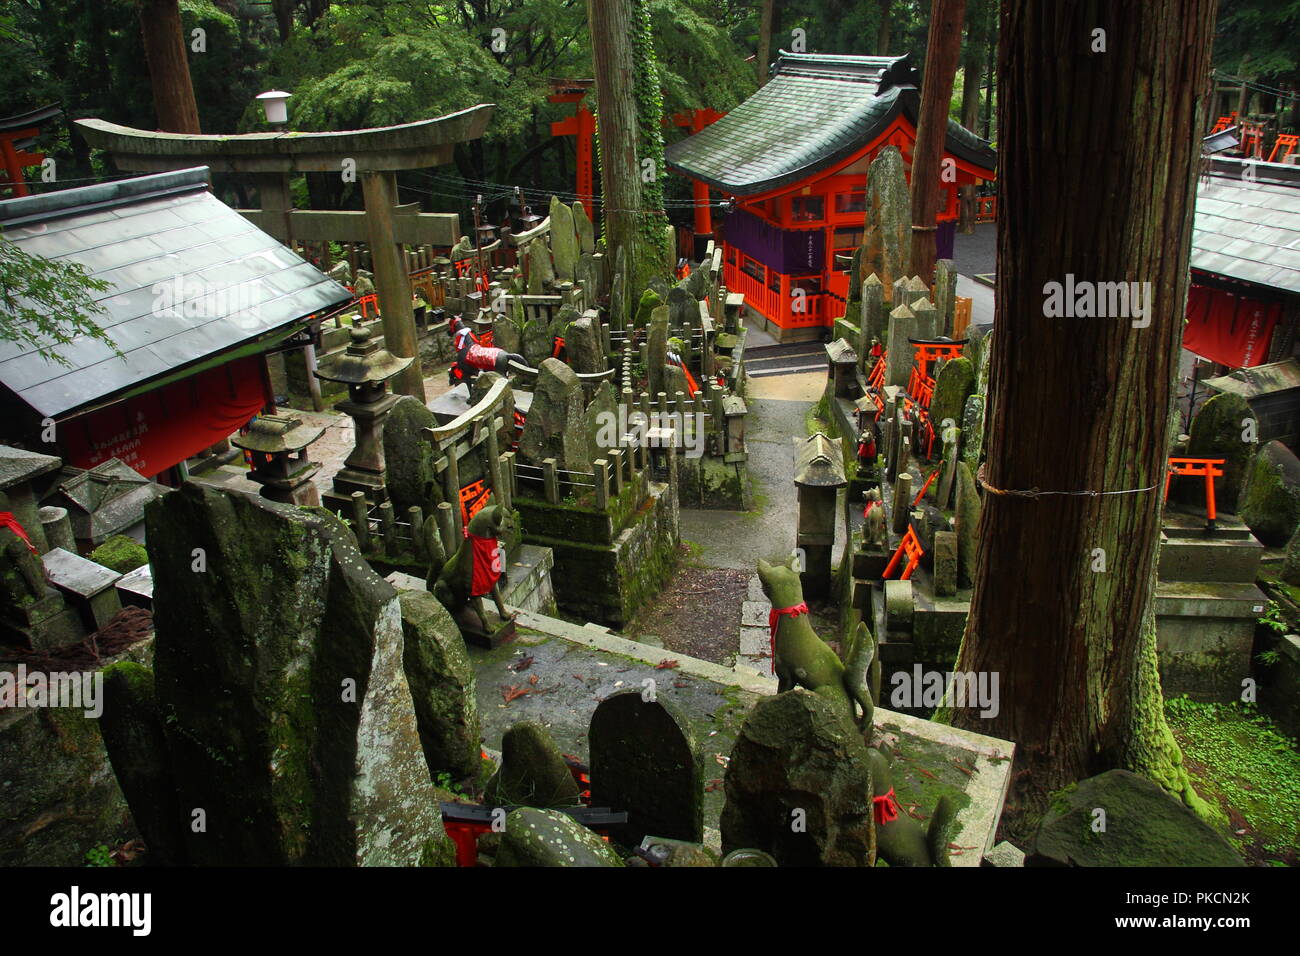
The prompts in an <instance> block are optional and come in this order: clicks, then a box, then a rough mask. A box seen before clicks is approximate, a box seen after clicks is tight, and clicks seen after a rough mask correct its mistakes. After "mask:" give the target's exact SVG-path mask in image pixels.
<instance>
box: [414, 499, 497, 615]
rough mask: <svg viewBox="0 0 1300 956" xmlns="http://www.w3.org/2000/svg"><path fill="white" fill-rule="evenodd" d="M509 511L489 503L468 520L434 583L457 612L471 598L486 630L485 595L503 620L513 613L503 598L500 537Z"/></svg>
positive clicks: (442, 598)
mask: <svg viewBox="0 0 1300 956" xmlns="http://www.w3.org/2000/svg"><path fill="white" fill-rule="evenodd" d="M505 522H506V515H505V512H504V511H502V510H501V508H500V507H499V506H497V505H488V506H486V507H485V508H483V509H482V510H480V511H479V512H478V514H476V515H474V517H473V518H471V519H470V520H469V526H468V527H467V528H466V529H465V540H464V541H462V542H461V544H460V547H458V548H457V549H456V553H455V554H454V555H452V556H451V558H450V559H449V560H448V561H447V563H446V564H444V565H443V567H442V571H441V572H440V573H439V574H438V580H437V581H436V582H435V583H434V586H433V589H432V590H433V595H434V597H436V598H437V599H438V600H439V601H441V602H442V603H443V605H444V606H445V607H446V608H447V610H449V611H451V613H452V614H455V613H456V612H457V611H459V610H460V609H461V608H463V607H464V606H465V605H466V604H469V603H470V602H471V601H472V602H473V603H474V610H475V611H476V612H478V616H479V620H480V621H482V622H483V628H484V629H485V630H491V627H490V625H489V624H488V618H487V614H486V608H484V606H483V598H484V597H486V596H488V595H491V596H492V601H493V603H494V604H496V608H497V613H498V614H500V615H501V620H502V621H508V620H511V619H512V618H513V617H514V615H512V614H510V613H509V612H507V611H506V606H505V602H503V601H502V600H501V577H502V569H501V558H500V557H499V548H500V543H499V542H498V540H497V539H498V538H499V537H500V536H501V534H502V533H503V532H504V531H505Z"/></svg>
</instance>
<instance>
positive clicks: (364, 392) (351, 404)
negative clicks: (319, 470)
mask: <svg viewBox="0 0 1300 956" xmlns="http://www.w3.org/2000/svg"><path fill="white" fill-rule="evenodd" d="M413 361H415V359H414V358H400V357H398V356H396V355H393V354H392V353H391V352H389V351H388V350H387V349H384V348H381V347H380V345H379V343H378V342H375V341H372V340H371V338H370V329H368V328H365V327H362V328H356V327H355V326H354V327H353V329H352V342H351V344H350V345H348V347H347V350H346V351H345V352H344V353H343V354H342V355H341V356H339V357H338V358H337V359H335V360H334V361H332V362H331V363H329V365H328V367H325V368H318V369H317V370H316V375H317V376H318V377H320V378H322V379H324V380H325V381H327V382H341V383H343V384H344V385H346V386H347V387H348V397H347V400H346V401H343V402H339V403H338V404H337V405H335V406H334V407H335V408H337V409H338V410H339V411H341V412H343V413H344V414H346V415H348V416H349V417H351V419H352V422H353V424H354V425H355V431H356V437H355V441H354V444H353V448H352V454H350V455H348V457H347V461H345V462H344V463H343V467H342V468H341V469H339V473H338V474H337V475H335V476H334V490H333V491H332V492H326V494H325V496H324V500H325V507H326V508H329V509H330V510H331V511H337V512H344V513H347V514H351V510H352V493H353V492H354V491H360V492H361V493H362V494H364V495H365V496H366V499H367V500H368V501H370V502H371V503H372V504H382V503H383V502H385V501H387V500H388V489H387V487H385V484H384V473H385V471H386V467H385V465H384V419H385V418H387V417H388V413H389V412H390V411H392V408H393V406H394V405H396V404H397V400H398V397H399V396H397V395H393V394H392V393H391V392H389V391H388V384H387V383H388V380H389V379H390V378H392V377H393V376H394V375H397V374H398V373H399V372H402V371H403V370H405V369H406V368H407V366H409V365H410V364H411V363H412V362H413Z"/></svg>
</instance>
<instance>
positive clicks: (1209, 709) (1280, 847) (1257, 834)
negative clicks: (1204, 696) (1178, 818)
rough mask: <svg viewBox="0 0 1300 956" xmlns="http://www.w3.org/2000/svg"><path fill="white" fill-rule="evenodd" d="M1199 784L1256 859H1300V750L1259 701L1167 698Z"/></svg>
mask: <svg viewBox="0 0 1300 956" xmlns="http://www.w3.org/2000/svg"><path fill="white" fill-rule="evenodd" d="M1165 714H1166V716H1167V717H1168V720H1169V724H1170V727H1171V728H1172V730H1173V732H1174V736H1175V737H1176V738H1177V740H1178V743H1179V744H1180V745H1181V746H1182V749H1183V756H1184V766H1185V767H1186V768H1187V770H1188V771H1189V772H1190V773H1191V775H1192V778H1193V781H1194V783H1195V785H1196V789H1197V790H1198V791H1199V792H1200V793H1201V794H1202V796H1204V797H1205V798H1206V799H1207V800H1210V801H1211V802H1213V803H1217V804H1218V805H1219V806H1220V807H1222V808H1223V810H1224V811H1225V812H1226V813H1227V815H1228V818H1229V820H1230V821H1231V830H1230V833H1229V836H1230V838H1231V839H1232V841H1233V843H1234V844H1235V845H1236V846H1237V847H1238V849H1240V850H1241V852H1242V853H1243V855H1245V857H1246V858H1247V860H1248V861H1250V862H1251V863H1253V864H1256V865H1267V866H1295V865H1297V864H1300V753H1298V752H1297V750H1296V742H1295V741H1294V740H1291V739H1289V738H1287V737H1286V736H1284V735H1283V734H1282V733H1280V732H1279V731H1278V729H1277V727H1276V725H1275V724H1274V723H1273V721H1272V720H1270V719H1269V718H1268V717H1266V716H1264V715H1263V714H1261V713H1259V711H1258V710H1256V708H1255V706H1254V705H1253V704H1242V703H1230V704H1223V703H1200V702H1197V701H1193V700H1190V699H1188V698H1187V697H1185V696H1184V697H1175V698H1172V699H1170V700H1167V701H1165Z"/></svg>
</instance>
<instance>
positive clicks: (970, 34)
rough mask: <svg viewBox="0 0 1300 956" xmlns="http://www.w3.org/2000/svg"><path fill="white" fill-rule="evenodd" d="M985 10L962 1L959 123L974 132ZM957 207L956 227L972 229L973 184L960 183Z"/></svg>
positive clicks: (981, 5)
mask: <svg viewBox="0 0 1300 956" xmlns="http://www.w3.org/2000/svg"><path fill="white" fill-rule="evenodd" d="M987 22H988V11H987V10H986V9H985V4H984V2H982V0H973V2H969V3H967V4H966V55H965V57H964V58H963V60H962V78H961V125H962V126H965V127H966V128H967V129H968V130H970V131H971V132H974V131H975V129H976V127H977V126H978V125H979V119H980V86H981V85H982V81H983V73H984V71H983V63H984V46H985V44H986V43H987V42H988V36H987ZM960 195H961V200H960V205H959V207H958V209H959V213H960V216H961V219H960V221H959V223H958V226H957V228H958V229H960V230H961V231H962V232H963V233H965V234H966V235H970V234H971V233H973V232H974V231H975V215H976V212H977V204H976V201H975V187H974V186H962V187H961V190H960Z"/></svg>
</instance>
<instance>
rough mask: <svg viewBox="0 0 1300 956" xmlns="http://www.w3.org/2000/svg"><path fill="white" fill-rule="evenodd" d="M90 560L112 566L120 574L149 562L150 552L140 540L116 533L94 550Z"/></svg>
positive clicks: (108, 566)
mask: <svg viewBox="0 0 1300 956" xmlns="http://www.w3.org/2000/svg"><path fill="white" fill-rule="evenodd" d="M90 560H92V561H94V562H95V563H96V564H102V565H103V566H104V567H106V568H112V569H113V570H114V571H116V572H117V573H118V574H126V573H128V572H130V571H134V570H135V569H136V568H139V567H143V566H144V565H146V564H148V563H149V552H147V551H146V550H145V549H144V545H142V544H141V543H140V542H139V541H136V540H135V539H134V538H128V537H127V536H126V535H124V534H115V535H113V537H111V538H109V539H108V540H107V541H105V542H104V543H103V544H101V545H100V546H99V547H98V548H96V549H95V550H94V551H92V552H90Z"/></svg>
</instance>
